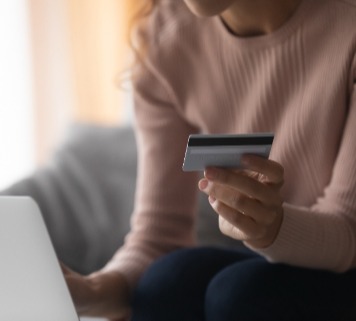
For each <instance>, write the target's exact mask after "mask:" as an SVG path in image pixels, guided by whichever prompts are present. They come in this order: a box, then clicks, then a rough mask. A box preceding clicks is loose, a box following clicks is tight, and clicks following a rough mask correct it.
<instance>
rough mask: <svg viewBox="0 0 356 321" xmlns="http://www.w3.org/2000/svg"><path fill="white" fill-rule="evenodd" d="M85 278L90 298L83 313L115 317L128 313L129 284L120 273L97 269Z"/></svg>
mask: <svg viewBox="0 0 356 321" xmlns="http://www.w3.org/2000/svg"><path fill="white" fill-rule="evenodd" d="M87 280H88V282H89V286H90V289H91V291H90V292H91V293H92V300H90V301H91V302H90V303H89V305H88V306H87V311H86V313H85V315H87V316H95V317H105V318H108V319H116V318H124V317H127V316H128V315H129V314H130V307H129V297H130V294H129V293H130V292H129V286H128V284H127V281H126V279H125V277H124V276H123V275H122V274H120V273H119V272H116V271H97V272H94V273H92V274H90V275H88V276H87Z"/></svg>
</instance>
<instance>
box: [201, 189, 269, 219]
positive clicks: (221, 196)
mask: <svg viewBox="0 0 356 321" xmlns="http://www.w3.org/2000/svg"><path fill="white" fill-rule="evenodd" d="M204 193H206V194H207V195H209V196H212V197H213V198H215V199H217V200H219V201H221V202H223V203H224V204H225V205H227V206H228V207H230V208H232V209H234V210H236V211H238V212H240V213H242V214H244V215H247V216H249V217H251V218H252V219H253V220H254V221H256V222H257V223H259V224H264V225H269V224H271V223H272V222H273V221H274V219H275V217H276V212H275V210H274V209H272V208H266V207H265V206H263V204H262V203H261V202H258V201H256V200H255V199H253V198H250V197H247V196H246V195H243V194H241V193H239V192H237V191H236V190H234V189H232V188H230V187H226V186H223V185H216V184H215V185H214V184H213V183H211V182H210V183H209V182H208V186H207V188H205V190H204Z"/></svg>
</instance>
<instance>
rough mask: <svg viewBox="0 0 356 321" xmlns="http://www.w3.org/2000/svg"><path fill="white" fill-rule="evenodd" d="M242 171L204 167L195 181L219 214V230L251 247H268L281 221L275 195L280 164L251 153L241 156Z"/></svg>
mask: <svg viewBox="0 0 356 321" xmlns="http://www.w3.org/2000/svg"><path fill="white" fill-rule="evenodd" d="M242 162H243V165H244V168H245V169H244V170H230V169H222V168H208V169H206V171H205V173H204V174H205V178H203V179H201V180H200V181H199V188H200V190H201V191H203V192H204V193H206V194H207V195H209V202H210V204H211V206H212V207H213V208H214V210H215V211H216V212H217V214H219V227H220V230H221V232H222V233H224V234H226V235H228V236H230V237H232V238H234V239H237V240H241V241H244V242H245V243H246V244H247V245H250V246H252V247H255V248H265V247H268V246H270V245H271V244H272V243H273V242H274V240H275V238H276V237H277V234H278V232H279V229H280V226H281V224H282V220H283V208H282V204H283V200H282V198H281V196H280V194H279V192H280V189H281V187H282V185H283V181H284V178H283V177H284V176H283V175H284V170H283V167H282V166H281V165H280V164H278V163H277V162H274V161H272V160H267V159H264V158H262V157H258V156H253V155H244V156H243V158H242Z"/></svg>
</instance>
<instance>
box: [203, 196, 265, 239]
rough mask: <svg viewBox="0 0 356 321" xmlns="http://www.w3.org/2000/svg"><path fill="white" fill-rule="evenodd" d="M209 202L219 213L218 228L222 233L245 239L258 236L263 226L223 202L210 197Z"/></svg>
mask: <svg viewBox="0 0 356 321" xmlns="http://www.w3.org/2000/svg"><path fill="white" fill-rule="evenodd" d="M209 201H210V204H211V206H212V207H213V209H214V210H215V212H216V213H217V214H219V216H220V217H219V228H220V230H221V232H222V233H224V234H225V235H228V236H230V237H232V238H234V239H238V240H241V241H247V240H250V239H255V238H256V237H260V235H261V234H262V230H263V228H262V227H261V226H259V225H258V224H256V222H255V221H254V220H252V219H251V218H250V217H248V216H246V215H243V214H242V213H239V212H238V211H236V210H234V209H232V208H230V207H228V206H227V205H225V204H224V203H222V202H220V201H218V200H216V199H210V200H209Z"/></svg>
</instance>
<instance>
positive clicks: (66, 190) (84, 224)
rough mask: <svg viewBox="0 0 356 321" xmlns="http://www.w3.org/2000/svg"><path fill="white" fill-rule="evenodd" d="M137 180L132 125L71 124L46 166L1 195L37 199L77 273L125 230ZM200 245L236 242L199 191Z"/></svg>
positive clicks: (97, 261)
mask: <svg viewBox="0 0 356 321" xmlns="http://www.w3.org/2000/svg"><path fill="white" fill-rule="evenodd" d="M135 180H136V145H135V137H134V133H133V129H132V128H131V127H130V126H126V127H100V126H94V125H88V124H75V125H73V126H71V128H70V129H69V131H68V134H67V138H66V139H65V141H64V142H63V143H62V144H61V146H60V147H59V148H58V149H57V150H56V152H55V153H54V154H53V156H52V158H51V160H50V161H49V162H48V164H47V165H46V166H43V167H42V168H39V169H38V170H37V171H36V172H34V173H33V174H32V175H31V176H29V177H27V178H24V179H23V180H21V181H19V182H17V183H15V184H13V185H12V186H10V187H9V188H7V189H6V190H4V191H2V192H1V193H0V194H2V195H29V196H32V197H33V198H34V199H35V200H36V201H37V203H38V204H39V206H40V208H41V210H42V213H43V216H44V219H45V222H46V224H47V227H48V230H49V233H50V236H51V238H52V241H53V244H54V247H55V250H56V252H57V255H58V257H59V258H60V260H61V261H63V262H64V263H66V264H67V265H68V266H70V267H71V268H72V269H74V270H76V271H78V272H81V273H84V274H86V273H90V272H91V271H94V270H96V269H99V268H100V267H102V266H103V265H104V264H105V263H106V262H107V261H108V260H109V259H110V258H111V256H112V255H113V253H114V252H115V250H116V249H117V248H118V247H119V246H120V245H121V244H122V243H123V241H124V237H125V234H126V233H127V232H128V230H129V225H130V223H129V220H130V214H131V212H132V209H133V199H134V191H135ZM198 215H199V217H198V224H197V234H198V239H199V243H200V244H202V245H217V246H228V247H231V246H232V247H238V246H241V243H239V242H237V241H234V240H232V239H230V238H227V237H225V236H223V235H222V234H221V233H220V231H219V229H218V223H217V215H216V214H215V213H213V211H212V209H211V207H210V205H209V204H208V202H207V199H206V197H205V196H204V195H203V194H201V195H200V210H199V214H198Z"/></svg>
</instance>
